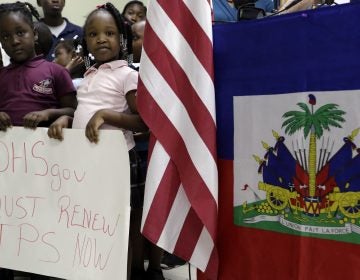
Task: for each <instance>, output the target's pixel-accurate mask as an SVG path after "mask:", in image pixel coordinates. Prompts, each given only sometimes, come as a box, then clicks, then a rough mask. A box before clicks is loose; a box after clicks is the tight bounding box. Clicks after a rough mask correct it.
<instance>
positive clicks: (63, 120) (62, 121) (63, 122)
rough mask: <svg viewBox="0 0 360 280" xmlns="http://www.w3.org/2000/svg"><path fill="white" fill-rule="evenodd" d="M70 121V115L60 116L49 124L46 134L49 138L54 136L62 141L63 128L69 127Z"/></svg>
mask: <svg viewBox="0 0 360 280" xmlns="http://www.w3.org/2000/svg"><path fill="white" fill-rule="evenodd" d="M71 121H72V118H71V117H69V116H61V117H60V118H58V119H57V120H56V121H54V122H53V123H52V124H51V125H50V127H49V129H48V136H49V137H50V138H54V139H58V140H60V141H62V140H63V139H64V134H63V128H68V127H70V125H71Z"/></svg>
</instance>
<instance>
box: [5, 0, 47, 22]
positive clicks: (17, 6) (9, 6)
mask: <svg viewBox="0 0 360 280" xmlns="http://www.w3.org/2000/svg"><path fill="white" fill-rule="evenodd" d="M9 13H21V14H22V15H23V16H24V19H25V21H26V22H27V23H28V24H29V25H30V26H31V27H32V28H33V27H34V23H33V17H35V18H36V19H37V20H39V19H40V15H39V13H38V11H37V10H36V8H35V7H34V6H33V5H31V4H30V3H28V2H20V1H17V2H15V3H6V4H0V18H1V17H2V16H4V15H8V14H9Z"/></svg>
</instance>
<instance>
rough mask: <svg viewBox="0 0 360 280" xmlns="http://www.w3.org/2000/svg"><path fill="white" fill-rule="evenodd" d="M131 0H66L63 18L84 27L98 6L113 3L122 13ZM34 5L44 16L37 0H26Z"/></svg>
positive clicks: (2, 1) (7, 1)
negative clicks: (87, 17) (88, 17)
mask: <svg viewBox="0 0 360 280" xmlns="http://www.w3.org/2000/svg"><path fill="white" fill-rule="evenodd" d="M128 1H129V0H113V1H106V0H66V1H65V8H64V10H63V13H62V14H63V16H64V17H67V18H68V19H69V20H70V21H71V22H73V23H75V24H77V25H80V26H83V24H84V22H85V18H86V16H87V15H88V14H89V12H90V11H92V10H93V9H95V7H96V6H97V5H101V4H104V3H106V2H111V3H113V4H114V5H115V6H116V7H117V8H118V9H119V10H120V12H122V9H123V7H124V6H125V4H126V3H127V2H128ZM11 2H15V1H11V0H0V3H11ZM26 2H29V3H31V4H33V5H34V7H36V8H37V9H38V11H39V13H40V14H42V9H41V7H38V6H37V4H36V0H26ZM143 2H144V4H145V5H147V3H148V0H144V1H143Z"/></svg>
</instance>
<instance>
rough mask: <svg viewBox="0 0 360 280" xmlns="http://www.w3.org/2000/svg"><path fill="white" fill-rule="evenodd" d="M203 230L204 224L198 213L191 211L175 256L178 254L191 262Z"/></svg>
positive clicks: (179, 239) (175, 250)
mask: <svg viewBox="0 0 360 280" xmlns="http://www.w3.org/2000/svg"><path fill="white" fill-rule="evenodd" d="M202 228H203V227H202V223H201V221H200V220H199V217H198V216H197V214H196V212H195V211H194V210H193V209H190V211H189V213H188V215H187V216H186V219H185V221H184V225H183V228H182V230H181V232H180V235H179V238H178V242H177V243H176V247H175V249H174V252H175V254H176V253H177V255H178V256H179V257H181V258H183V259H185V260H189V259H190V258H191V256H192V253H193V251H194V248H195V246H196V244H197V241H198V239H199V237H200V234H201V230H202Z"/></svg>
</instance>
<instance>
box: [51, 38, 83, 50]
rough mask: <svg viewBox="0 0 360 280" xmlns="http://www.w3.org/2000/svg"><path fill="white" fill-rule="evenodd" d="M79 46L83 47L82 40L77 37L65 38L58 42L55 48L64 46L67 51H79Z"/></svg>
mask: <svg viewBox="0 0 360 280" xmlns="http://www.w3.org/2000/svg"><path fill="white" fill-rule="evenodd" d="M79 46H80V47H81V42H80V40H79V39H78V38H76V39H65V40H60V41H58V42H57V44H56V46H55V49H57V48H64V49H65V50H66V51H67V52H72V51H73V52H76V51H78V52H79Z"/></svg>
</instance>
